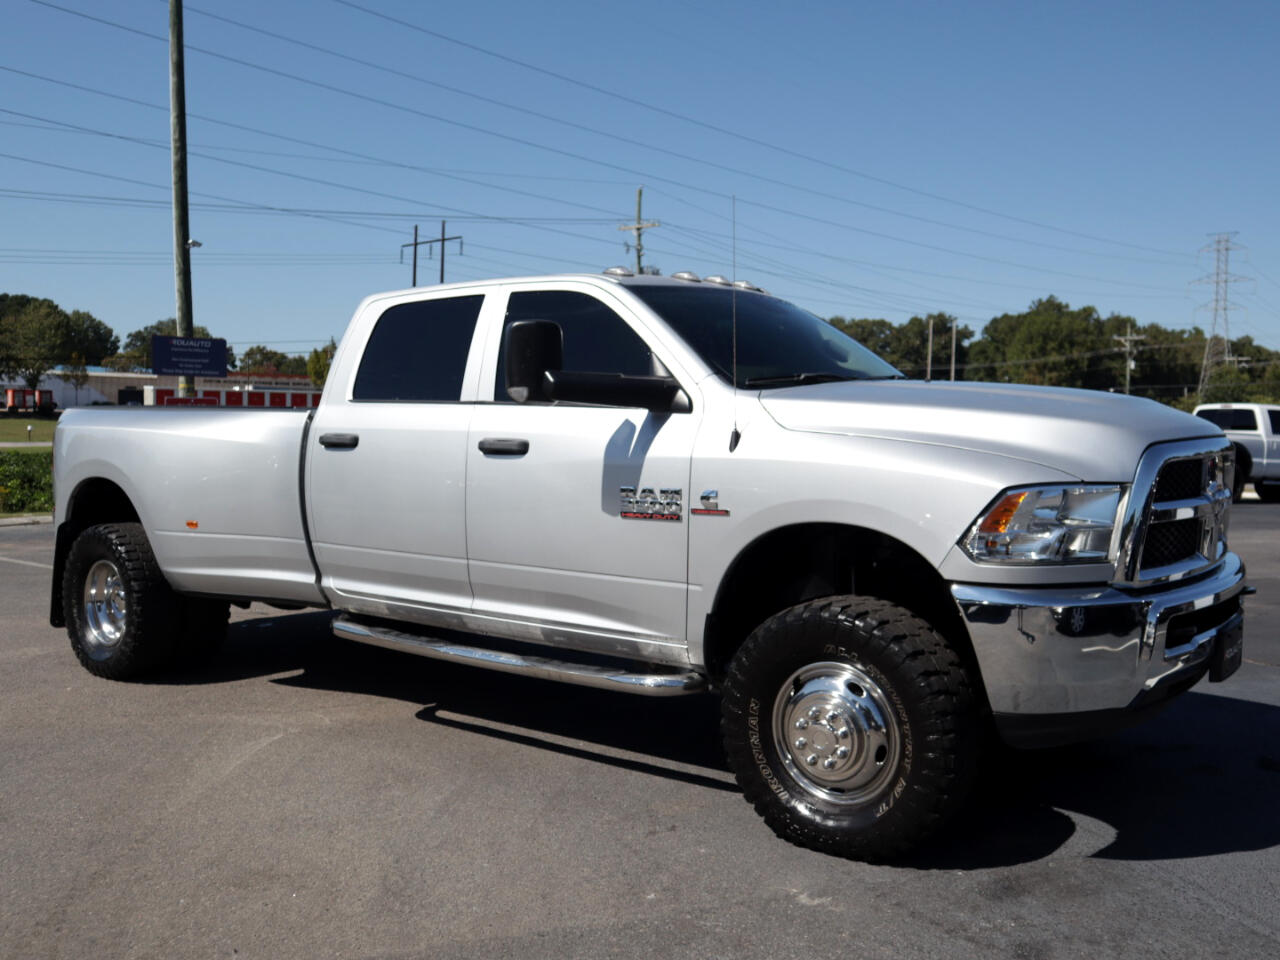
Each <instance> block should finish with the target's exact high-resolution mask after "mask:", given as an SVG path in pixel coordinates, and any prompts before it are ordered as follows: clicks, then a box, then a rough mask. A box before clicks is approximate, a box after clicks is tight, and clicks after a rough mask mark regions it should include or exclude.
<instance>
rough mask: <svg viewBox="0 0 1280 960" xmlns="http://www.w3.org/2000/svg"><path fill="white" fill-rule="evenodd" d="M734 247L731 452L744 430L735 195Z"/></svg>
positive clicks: (736, 202)
mask: <svg viewBox="0 0 1280 960" xmlns="http://www.w3.org/2000/svg"><path fill="white" fill-rule="evenodd" d="M732 201H733V218H732V223H733V228H732V234H731V235H732V238H733V240H732V249H733V267H732V269H731V270H730V271H729V273H730V276H732V277H733V285H732V286H731V287H730V288H729V291H730V293H729V305H730V309H731V310H732V312H733V432H732V433H730V434H729V452H730V453H733V451H735V450H737V449H738V441H739V440H741V439H742V431H740V430H739V429H738V196H737V194H734V195H733V198H732Z"/></svg>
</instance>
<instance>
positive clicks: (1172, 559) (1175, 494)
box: [1117, 439, 1234, 586]
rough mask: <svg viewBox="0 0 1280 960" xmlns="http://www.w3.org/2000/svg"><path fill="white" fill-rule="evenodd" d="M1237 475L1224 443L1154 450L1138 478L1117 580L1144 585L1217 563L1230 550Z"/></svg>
mask: <svg viewBox="0 0 1280 960" xmlns="http://www.w3.org/2000/svg"><path fill="white" fill-rule="evenodd" d="M1233 471H1234V464H1233V462H1232V453H1231V447H1230V444H1228V443H1227V442H1226V441H1225V440H1223V439H1206V440H1201V441H1184V442H1182V443H1174V444H1163V445H1161V446H1159V447H1155V448H1152V449H1151V450H1149V451H1148V452H1147V454H1146V455H1145V456H1144V457H1143V459H1142V463H1141V464H1139V467H1138V475H1137V477H1135V479H1134V487H1133V493H1132V496H1131V498H1130V503H1129V507H1128V510H1127V513H1126V519H1125V528H1124V529H1125V536H1124V540H1123V548H1122V550H1121V555H1120V564H1119V565H1118V567H1117V579H1119V580H1120V581H1122V582H1125V583H1129V584H1131V585H1134V586H1144V585H1146V584H1150V583H1158V582H1162V581H1166V580H1178V579H1181V578H1183V577H1188V576H1193V575H1195V574H1196V573H1199V572H1200V571H1202V570H1204V569H1206V568H1208V567H1210V566H1212V565H1213V564H1215V563H1217V562H1218V560H1220V559H1221V558H1222V556H1223V555H1224V554H1225V553H1226V549H1227V546H1226V533H1227V516H1228V514H1227V511H1228V508H1229V507H1230V504H1231V479H1232V474H1233Z"/></svg>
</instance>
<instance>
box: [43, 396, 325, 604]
mask: <svg viewBox="0 0 1280 960" xmlns="http://www.w3.org/2000/svg"><path fill="white" fill-rule="evenodd" d="M308 417H309V413H308V411H306V410H273V409H260V410H236V409H227V408H190V407H179V408H160V407H142V408H128V409H118V408H116V409H93V408H79V409H73V410H68V411H67V412H66V413H64V414H63V416H62V419H61V421H60V422H59V424H58V429H57V432H56V433H55V435H54V485H55V494H56V502H57V505H58V507H57V509H58V514H57V516H56V517H55V520H56V522H58V523H61V522H62V521H64V520H65V519H67V515H68V514H69V513H70V511H72V510H74V509H75V497H76V494H77V492H78V491H79V489H80V488H81V485H82V483H84V481H86V480H87V479H88V478H101V479H99V480H95V481H94V482H95V483H101V482H103V480H105V481H107V482H109V483H113V484H115V485H116V486H118V487H119V488H120V489H121V490H123V491H124V493H125V494H126V495H127V496H128V498H129V500H130V501H131V502H132V503H133V504H134V505H135V506H136V508H137V510H138V511H139V513H140V517H139V519H140V520H141V521H142V523H143V525H144V527H145V528H146V530H147V535H148V536H149V537H150V540H151V545H152V548H153V549H154V551H155V554H156V558H157V559H158V560H159V562H160V567H161V569H163V570H164V572H165V576H166V577H167V578H168V580H169V582H170V584H171V585H172V586H173V587H174V588H175V589H177V590H180V591H183V592H187V593H203V594H215V595H220V596H228V597H243V598H246V599H247V598H258V599H271V600H286V601H292V602H299V603H323V602H324V598H323V595H322V594H321V592H320V590H319V588H318V587H317V586H316V572H315V567H314V566H313V564H312V562H311V556H310V553H309V550H308V547H307V539H306V533H305V528H304V521H303V515H302V505H301V500H300V482H301V475H300V464H301V451H302V442H303V435H304V431H305V430H306V428H307V423H308Z"/></svg>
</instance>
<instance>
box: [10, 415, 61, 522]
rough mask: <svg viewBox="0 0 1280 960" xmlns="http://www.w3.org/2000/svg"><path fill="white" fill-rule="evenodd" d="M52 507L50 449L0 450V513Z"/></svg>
mask: <svg viewBox="0 0 1280 960" xmlns="http://www.w3.org/2000/svg"><path fill="white" fill-rule="evenodd" d="M32 432H33V433H34V431H32ZM52 509H53V451H52V450H48V449H45V450H0V514H4V513H47V512H49V511H51V510H52Z"/></svg>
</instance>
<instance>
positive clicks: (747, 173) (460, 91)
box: [189, 7, 1164, 263]
mask: <svg viewBox="0 0 1280 960" xmlns="http://www.w3.org/2000/svg"><path fill="white" fill-rule="evenodd" d="M189 9H190V10H191V12H192V13H197V14H200V15H202V16H205V17H209V18H210V19H213V20H217V21H219V22H221V23H225V24H228V25H230V26H234V27H237V28H239V29H242V30H247V31H250V32H252V33H257V34H259V35H262V36H266V37H271V38H272V39H275V40H279V41H281V42H282V43H288V44H292V45H294V46H298V47H302V48H303V49H306V50H312V51H315V52H318V53H323V54H325V55H327V56H331V57H336V58H338V59H340V60H344V61H347V62H349V63H355V64H358V65H360V66H363V67H367V68H369V69H371V70H377V71H379V72H382V73H387V74H390V75H392V76H395V77H399V78H402V79H407V80H412V81H415V82H417V83H422V84H424V85H427V86H430V87H434V88H436V89H440V90H445V91H448V92H449V93H452V94H455V95H457V96H462V97H468V98H470V99H473V100H478V101H480V102H482V103H488V104H491V105H493V106H497V107H501V108H503V109H506V110H512V111H515V112H517V113H522V114H525V115H527V116H532V117H536V118H538V119H540V120H546V121H549V122H551V123H558V124H562V125H564V126H567V127H570V128H572V129H575V130H581V131H584V132H586V133H590V134H593V135H596V136H601V137H606V138H608V139H612V140H616V141H618V142H620V143H625V144H627V145H628V146H632V147H639V148H641V149H644V150H650V151H653V152H656V153H661V154H665V155H667V156H671V157H675V158H677V159H681V160H686V161H689V162H691V163H699V164H703V165H706V166H710V167H713V168H715V169H717V170H722V171H725V172H729V173H734V174H737V175H739V176H744V177H749V178H752V179H755V180H760V181H762V182H764V183H769V184H772V185H774V186H780V187H784V188H787V189H791V190H797V191H800V192H802V193H807V194H810V195H813V196H817V197H821V198H822V199H825V200H834V201H836V202H838V203H847V204H851V205H854V206H858V207H862V208H864V209H869V210H875V211H877V212H879V213H884V214H888V215H890V216H896V217H902V218H905V219H908V220H915V221H919V222H922V223H928V224H930V225H932V226H940V227H945V228H947V229H951V230H960V231H964V232H967V233H975V234H978V235H980V236H987V237H992V238H995V239H999V240H1006V241H1010V242H1013V243H1025V244H1030V245H1033V246H1040V247H1046V248H1048V249H1051V250H1059V251H1064V252H1067V253H1075V254H1082V255H1085V256H1098V257H1107V258H1108V259H1130V260H1135V261H1137V262H1139V263H1160V262H1164V261H1152V260H1149V259H1142V258H1135V257H1118V256H1117V255H1116V254H1114V253H1098V252H1095V251H1091V250H1079V249H1075V248H1072V247H1063V246H1060V245H1058V244H1050V243H1044V242H1041V241H1037V240H1029V239H1026V238H1024V237H1013V236H1009V235H1007V234H1000V233H994V232H991V231H988V230H981V229H978V228H976V227H968V226H964V225H961V224H955V223H948V222H946V221H943V220H935V219H933V218H930V217H922V216H918V215H916V214H910V213H904V212H902V211H900V210H894V209H891V208H889V207H882V206H878V205H876V204H871V203H866V202H865V201H861V200H854V199H852V198H849V197H845V196H841V195H839V194H833V193H829V192H827V191H823V190H815V189H813V188H812V187H807V186H804V185H800V184H795V183H791V182H789V181H786V180H781V179H778V178H775V177H766V176H763V175H761V174H759V173H756V172H754V171H751V170H744V169H742V168H739V167H732V166H728V165H726V164H723V163H718V162H716V161H712V160H707V159H705V158H701V157H697V156H693V155H691V154H687V153H682V152H680V151H677V150H671V149H669V148H667V147H661V146H658V145H657V144H655V143H652V142H648V141H644V140H635V139H633V138H631V137H626V136H623V135H621V134H615V133H612V132H609V131H606V130H601V129H600V128H598V127H593V126H590V125H588V124H584V123H579V122H577V121H574V120H568V119H565V118H563V117H557V116H554V115H552V114H547V113H542V112H541V111H538V110H533V109H531V108H528V107H522V106H519V105H517V104H512V103H508V102H507V101H505V100H499V99H496V98H494V97H488V96H485V95H483V94H478V93H474V92H472V91H470V90H466V89H464V88H461V87H456V86H453V85H451V84H446V83H441V82H439V81H437V80H430V79H428V78H426V77H422V76H420V75H418V74H415V73H410V72H408V71H406V70H399V69H396V68H394V67H389V66H387V65H386V64H383V63H377V62H375V61H371V60H365V59H362V58H360V57H355V56H352V55H350V54H346V53H342V52H341V51H339V50H334V49H333V48H331V47H324V46H321V45H319V44H314V43H309V42H307V41H305V40H299V39H298V38H296V37H291V36H288V35H287V34H282V33H276V32H275V31H272V30H266V29H264V28H262V27H256V26H253V25H252V24H248V23H244V22H243V21H240V20H235V19H232V18H231V17H226V16H222V15H220V14H215V13H210V12H209V11H206V10H200V9H199V8H196V7H190V8H189ZM192 49H194V50H199V49H200V48H197V47H193V48H192ZM201 52H205V53H208V52H209V51H207V50H204V51H201Z"/></svg>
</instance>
